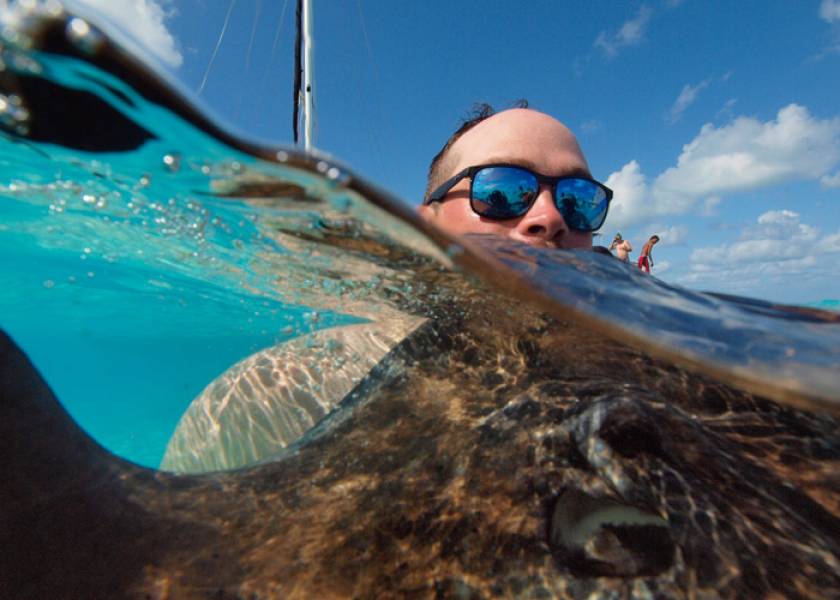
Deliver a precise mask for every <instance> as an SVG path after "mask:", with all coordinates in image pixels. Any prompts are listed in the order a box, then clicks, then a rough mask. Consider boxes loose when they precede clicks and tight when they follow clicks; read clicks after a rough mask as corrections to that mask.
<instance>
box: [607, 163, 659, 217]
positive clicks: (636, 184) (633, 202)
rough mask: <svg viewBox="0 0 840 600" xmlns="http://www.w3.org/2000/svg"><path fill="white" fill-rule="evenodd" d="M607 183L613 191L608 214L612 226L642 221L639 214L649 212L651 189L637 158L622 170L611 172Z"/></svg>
mask: <svg viewBox="0 0 840 600" xmlns="http://www.w3.org/2000/svg"><path fill="white" fill-rule="evenodd" d="M606 185H607V187H608V188H610V189H611V190H612V191H613V201H612V203H611V204H610V211H609V213H608V214H607V222H608V223H609V225H610V226H616V227H619V228H621V227H625V226H626V225H630V224H633V223H635V222H638V221H641V220H642V219H641V218H637V215H647V214H648V213H649V208H648V198H649V196H650V190H649V188H648V184H647V181H646V180H645V176H644V174H642V168H641V167H640V166H639V163H638V162H636V161H635V160H631V161H630V162H629V163H627V164H626V165H624V166H623V167H621V170H620V171H618V172H616V173H613V174H611V175H610V176H609V177H608V178H607V181H606Z"/></svg>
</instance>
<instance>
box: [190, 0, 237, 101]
mask: <svg viewBox="0 0 840 600" xmlns="http://www.w3.org/2000/svg"><path fill="white" fill-rule="evenodd" d="M234 6H236V0H230V4H228V11H227V14H226V15H225V22H224V23H223V24H222V31H221V33H219V39H218V40H216V47H215V48H213V54H212V55H211V56H210V62H208V63H207V70H206V71H204V77H203V78H202V79H201V85H199V86H198V95H199V96H200V95H201V92H203V91H204V86H205V85H206V84H207V76H208V75H210V69H211V68H213V61H215V60H216V54H218V52H219V47H220V46H221V45H222V38H223V37H225V31H227V26H228V21H230V15H231V13H233V7H234Z"/></svg>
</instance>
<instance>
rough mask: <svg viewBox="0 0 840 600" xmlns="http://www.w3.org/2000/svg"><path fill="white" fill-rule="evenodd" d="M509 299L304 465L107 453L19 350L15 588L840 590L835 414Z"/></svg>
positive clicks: (372, 379) (647, 593) (14, 377)
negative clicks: (187, 465)
mask: <svg viewBox="0 0 840 600" xmlns="http://www.w3.org/2000/svg"><path fill="white" fill-rule="evenodd" d="M482 300H486V297H484V298H482ZM489 307H493V308H489ZM504 308H510V307H505V305H504V303H502V302H489V303H488V302H480V303H476V304H475V305H474V306H472V307H469V308H468V309H463V310H458V311H447V314H446V315H439V316H438V318H437V319H435V320H433V322H432V324H429V325H426V326H424V327H423V328H422V329H421V330H420V331H419V332H417V333H416V334H415V335H413V336H411V337H410V338H409V339H408V340H407V341H405V342H403V343H402V344H401V345H399V346H398V347H397V348H396V349H395V350H393V351H392V352H391V353H390V354H389V355H388V357H387V358H386V359H385V360H384V361H383V362H382V363H380V365H379V366H377V367H376V368H375V369H374V371H373V372H372V373H371V375H370V376H368V377H367V378H366V379H364V380H363V381H362V382H361V383H360V384H359V386H357V388H356V389H355V390H354V391H353V393H352V394H351V395H350V397H349V398H348V399H346V400H345V401H344V402H343V403H342V404H341V406H340V407H339V409H338V410H337V411H336V412H335V413H333V414H332V415H331V416H330V417H328V418H327V419H326V420H325V421H324V422H322V424H321V425H320V426H319V427H317V428H316V429H315V430H314V431H313V432H311V434H310V435H308V436H306V437H304V438H303V440H301V442H299V443H297V444H295V445H293V446H291V447H290V448H289V449H287V451H286V453H285V454H284V455H281V456H278V457H277V459H276V460H274V461H271V462H268V463H266V464H261V465H257V466H254V467H251V468H246V469H241V470H238V471H231V472H224V473H215V474H208V475H196V476H177V475H172V474H167V473H164V472H154V471H151V470H146V469H142V468H139V467H136V466H133V465H131V464H130V463H127V462H125V461H122V460H120V459H118V458H116V457H114V456H112V455H110V454H109V453H108V452H107V451H105V450H104V449H102V448H101V447H99V446H98V445H97V444H96V443H95V442H93V441H92V440H91V439H90V438H88V437H87V436H86V435H85V434H84V433H83V432H82V431H81V430H80V429H79V428H78V427H76V426H75V424H74V423H73V422H72V421H71V420H70V418H69V417H68V416H67V414H66V413H65V412H64V411H63V409H62V408H61V407H60V405H59V404H58V403H57V401H56V400H55V398H54V397H53V396H52V394H51V393H50V391H49V389H48V388H47V387H46V385H45V384H44V382H43V381H42V380H41V379H40V378H39V376H38V375H37V373H36V372H35V371H34V369H33V368H32V366H31V365H30V364H29V363H28V361H27V359H26V357H25V356H24V355H23V354H22V353H21V352H20V351H19V350H18V349H17V348H16V347H15V346H14V344H13V343H12V342H11V341H10V340H9V339H8V338H6V339H4V340H3V356H2V357H1V358H2V361H1V362H2V369H3V370H2V375H0V378H1V379H0V384H1V385H2V390H3V397H2V407H0V410H2V415H1V417H2V418H0V456H3V457H5V460H4V464H5V466H6V469H5V472H4V484H3V487H2V506H3V511H2V514H0V518H2V521H0V524H2V527H0V545H2V547H3V548H4V552H3V553H2V554H0V573H2V574H3V577H2V584H0V586H2V587H0V593H2V595H3V597H86V598H115V597H137V598H148V597H153V598H205V597H214V598H216V597H217V598H242V597H246V598H290V597H309V598H312V597H319V598H326V597H362V598H364V597H381V596H400V597H402V596H410V597H496V596H508V597H556V598H580V597H591V596H590V595H591V594H596V597H625V598H629V597H638V598H645V597H659V598H697V597H729V598H743V597H772V596H773V594H776V595H777V596H776V597H814V598H817V597H822V598H824V597H832V596H836V595H838V594H840V564H838V559H840V506H838V500H837V498H838V497H840V496H838V491H840V490H839V489H838V488H839V487H840V467H839V466H838V459H840V428H838V423H837V420H836V419H835V418H833V417H830V416H826V415H822V416H821V415H817V414H812V413H806V412H801V411H797V410H794V409H790V408H784V407H781V406H779V405H777V404H775V403H772V402H770V401H767V400H762V399H760V398H756V397H753V396H750V395H747V394H744V393H742V392H737V391H734V390H732V389H730V388H728V387H726V386H723V385H721V384H717V383H715V382H713V381H711V380H708V379H706V378H704V377H701V376H697V375H691V374H689V373H686V372H685V371H681V370H679V369H676V368H674V367H673V366H670V365H667V364H663V363H658V362H656V361H653V360H652V359H650V358H649V357H647V356H646V355H645V354H642V353H639V352H636V351H634V350H632V349H630V348H628V347H626V346H622V345H617V344H615V343H611V342H607V341H606V340H605V339H604V338H602V337H600V336H597V335H595V334H593V333H591V332H590V331H588V330H585V329H582V328H580V327H578V326H576V325H574V324H573V323H567V322H561V321H557V320H556V319H552V318H548V317H545V316H542V315H540V314H538V313H533V314H525V313H523V310H522V309H521V307H520V309H519V310H518V311H517V318H516V319H515V320H514V319H510V318H505V314H507V313H508V312H509V311H507V310H504ZM453 315H456V316H453ZM491 323H492V326H491V325H490V324H491ZM11 457H14V459H13V460H10V458H11Z"/></svg>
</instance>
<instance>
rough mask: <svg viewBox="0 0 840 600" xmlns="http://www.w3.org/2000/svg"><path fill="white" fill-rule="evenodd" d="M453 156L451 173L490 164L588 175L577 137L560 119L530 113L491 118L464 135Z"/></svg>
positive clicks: (514, 111) (517, 111) (515, 112)
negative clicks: (513, 165)
mask: <svg viewBox="0 0 840 600" xmlns="http://www.w3.org/2000/svg"><path fill="white" fill-rule="evenodd" d="M450 152H451V158H452V161H451V163H450V164H449V165H448V166H450V167H451V170H452V172H456V171H458V170H460V169H462V168H465V167H468V166H473V165H477V164H490V163H512V164H519V165H522V166H524V167H528V168H531V169H533V170H535V171H539V172H546V174H549V173H548V171H563V172H564V173H563V174H565V173H566V172H568V173H569V174H573V172H578V173H581V174H588V172H589V169H588V167H587V164H586V160H585V159H584V157H583V154H582V153H581V151H580V147H579V146H578V143H577V140H576V139H575V136H574V134H572V132H571V131H569V129H568V128H567V127H566V126H565V125H563V124H562V123H560V121H558V120H557V119H555V118H553V117H551V116H549V115H546V114H544V113H540V112H537V111H534V110H530V109H511V110H507V111H503V112H500V113H497V114H495V115H493V116H492V117H489V118H488V119H486V120H485V121H482V122H481V123H479V124H478V125H476V126H475V127H474V128H472V129H470V130H469V131H467V132H466V133H464V135H463V136H461V138H460V139H458V140H457V141H456V142H455V143H454V144H453V145H452V147H451V149H450ZM447 162H449V161H447ZM447 170H450V169H447ZM555 174H560V173H555Z"/></svg>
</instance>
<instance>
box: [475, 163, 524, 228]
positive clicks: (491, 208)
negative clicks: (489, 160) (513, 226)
mask: <svg viewBox="0 0 840 600" xmlns="http://www.w3.org/2000/svg"><path fill="white" fill-rule="evenodd" d="M539 189H540V184H539V182H538V181H537V178H536V177H535V176H534V174H533V173H530V172H528V171H526V170H525V169H517V168H516V167H487V168H486V169H481V170H480V171H479V172H478V173H476V174H475V175H474V176H473V179H472V190H471V192H472V193H471V194H470V203H471V205H472V208H473V210H474V211H475V212H477V213H478V214H480V215H481V216H484V217H489V218H491V219H513V218H516V217H521V216H522V215H524V214H525V213H526V212H528V209H529V208H530V207H531V204H532V203H533V202H534V198H535V197H536V195H537V193H538V192H539Z"/></svg>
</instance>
